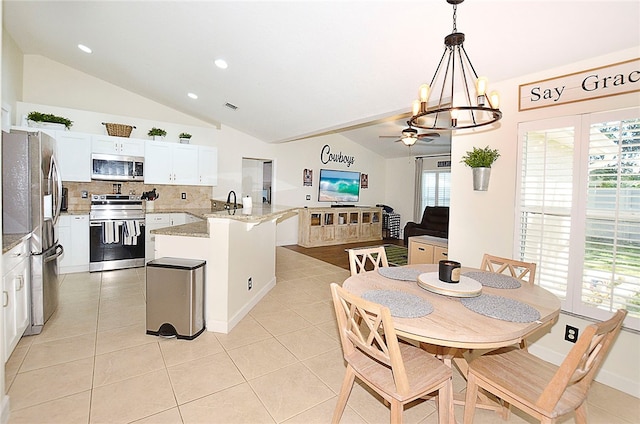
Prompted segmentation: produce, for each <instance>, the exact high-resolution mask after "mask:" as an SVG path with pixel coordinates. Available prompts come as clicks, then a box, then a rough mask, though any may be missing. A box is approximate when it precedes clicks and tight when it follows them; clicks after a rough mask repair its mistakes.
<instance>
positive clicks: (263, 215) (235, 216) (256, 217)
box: [151, 205, 299, 237]
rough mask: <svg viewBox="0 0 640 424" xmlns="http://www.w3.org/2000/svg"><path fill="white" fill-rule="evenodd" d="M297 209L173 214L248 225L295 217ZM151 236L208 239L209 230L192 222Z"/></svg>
mask: <svg viewBox="0 0 640 424" xmlns="http://www.w3.org/2000/svg"><path fill="white" fill-rule="evenodd" d="M298 209H299V208H297V207H291V206H277V205H259V206H254V207H252V208H251V209H250V210H248V209H228V210H221V211H211V210H204V209H203V210H189V209H187V210H181V211H174V212H186V213H191V214H192V215H194V216H198V217H200V218H204V219H206V218H221V219H231V220H234V221H241V222H246V223H248V224H259V223H261V222H265V221H270V220H273V219H286V218H289V217H291V216H294V215H297V213H298ZM163 212H164V213H168V212H167V211H154V212H153V213H163ZM151 234H160V235H170V236H184V237H209V229H208V223H207V221H202V222H193V223H189V224H183V225H176V226H173V227H165V228H158V229H155V230H151Z"/></svg>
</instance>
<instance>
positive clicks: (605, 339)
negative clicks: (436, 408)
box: [464, 309, 627, 424]
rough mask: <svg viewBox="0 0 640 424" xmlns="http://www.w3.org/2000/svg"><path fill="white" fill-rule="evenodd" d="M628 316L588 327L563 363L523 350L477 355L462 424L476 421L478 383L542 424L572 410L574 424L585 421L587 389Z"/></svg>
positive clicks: (620, 314)
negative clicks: (549, 361) (559, 363)
mask: <svg viewBox="0 0 640 424" xmlns="http://www.w3.org/2000/svg"><path fill="white" fill-rule="evenodd" d="M626 315H627V311H626V310H624V309H620V310H618V311H617V312H616V313H615V314H614V315H613V317H611V318H610V319H609V320H608V321H605V322H601V323H598V324H592V325H589V326H588V327H587V328H585V330H584V331H583V333H582V336H580V338H579V339H578V341H577V342H576V344H575V346H573V348H572V349H571V350H570V351H569V353H568V354H567V356H566V357H565V359H564V361H563V362H562V364H561V365H560V366H559V367H557V366H555V365H552V364H550V363H548V362H545V361H543V360H542V359H540V358H538V357H536V356H533V355H532V354H530V353H529V352H527V351H525V350H522V349H511V350H506V351H500V350H499V351H495V352H491V353H488V354H485V355H483V356H480V357H478V358H476V359H474V360H473V361H471V363H470V364H469V372H468V374H467V394H466V400H465V410H464V423H465V424H471V423H472V421H473V415H474V412H475V404H476V398H477V393H478V388H479V387H480V388H482V389H484V390H486V391H488V392H489V393H492V394H494V395H495V396H497V397H498V398H500V399H502V400H504V401H506V402H509V403H510V404H512V405H514V406H515V407H517V408H519V409H521V410H522V411H524V412H526V413H527V414H528V415H530V416H532V417H534V418H535V419H538V420H540V422H542V423H555V422H556V420H557V419H558V418H560V417H562V416H564V415H566V414H569V413H571V412H574V411H575V422H576V423H577V424H581V423H586V422H587V406H586V399H587V394H588V392H589V388H590V387H591V383H592V382H593V378H594V376H595V374H596V372H597V371H598V368H599V367H600V364H601V363H602V361H603V360H604V358H605V355H606V354H607V352H608V351H609V349H610V348H611V346H612V344H613V341H614V339H615V337H616V335H617V334H618V333H619V332H620V328H621V327H622V322H623V320H624V317H625V316H626Z"/></svg>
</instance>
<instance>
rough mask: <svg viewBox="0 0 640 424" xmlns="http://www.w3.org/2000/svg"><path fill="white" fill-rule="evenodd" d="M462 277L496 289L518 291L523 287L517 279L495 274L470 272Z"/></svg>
mask: <svg viewBox="0 0 640 424" xmlns="http://www.w3.org/2000/svg"><path fill="white" fill-rule="evenodd" d="M462 275H465V276H467V277H469V278H473V279H474V280H476V281H479V282H480V284H482V285H483V286H485V287H493V288H496V289H518V288H520V286H521V285H522V284H521V283H520V281H519V280H518V279H517V278H513V277H511V276H509V275H504V274H498V273H495V272H487V271H470V272H465V273H464V274H462Z"/></svg>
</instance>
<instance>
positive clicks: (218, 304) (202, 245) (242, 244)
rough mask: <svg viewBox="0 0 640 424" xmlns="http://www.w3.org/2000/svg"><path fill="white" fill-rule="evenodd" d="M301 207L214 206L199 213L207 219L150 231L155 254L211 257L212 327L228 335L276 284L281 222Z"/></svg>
mask: <svg viewBox="0 0 640 424" xmlns="http://www.w3.org/2000/svg"><path fill="white" fill-rule="evenodd" d="M297 211H298V208H296V207H290V206H275V205H258V206H254V207H253V208H251V209H250V210H249V209H233V208H231V209H229V210H227V209H223V210H217V211H211V210H209V211H206V212H202V215H200V216H201V217H204V218H206V221H202V222H194V223H189V224H183V225H177V226H173V227H167V228H158V229H155V230H151V233H152V234H155V236H156V239H155V249H156V255H155V256H156V258H161V257H173V258H184V259H200V260H204V261H206V268H205V325H206V328H207V330H208V331H215V332H219V333H228V332H229V331H230V330H231V329H232V328H233V327H234V326H235V325H236V324H238V323H239V322H240V321H241V320H242V318H244V317H245V316H246V315H247V314H248V313H249V311H250V310H251V309H252V308H253V307H254V306H255V305H256V304H257V303H258V302H259V301H260V299H262V298H263V297H264V296H265V295H266V294H267V293H268V292H269V290H271V289H272V288H273V287H274V286H275V284H276V277H275V262H276V255H275V250H276V224H277V223H278V222H280V221H282V220H284V219H287V218H289V217H292V216H296V215H297ZM156 212H160V211H154V213H156ZM182 212H188V213H190V212H191V211H186V210H183V211H182Z"/></svg>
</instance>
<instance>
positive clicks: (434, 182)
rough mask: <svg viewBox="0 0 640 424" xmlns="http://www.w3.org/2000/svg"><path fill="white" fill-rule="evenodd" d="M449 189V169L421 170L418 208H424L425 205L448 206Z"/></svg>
mask: <svg viewBox="0 0 640 424" xmlns="http://www.w3.org/2000/svg"><path fill="white" fill-rule="evenodd" d="M450 191H451V172H450V171H448V170H447V171H423V172H422V205H421V208H420V210H424V208H425V207H427V206H449V199H450V195H449V193H450Z"/></svg>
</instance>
